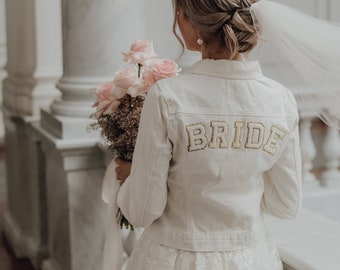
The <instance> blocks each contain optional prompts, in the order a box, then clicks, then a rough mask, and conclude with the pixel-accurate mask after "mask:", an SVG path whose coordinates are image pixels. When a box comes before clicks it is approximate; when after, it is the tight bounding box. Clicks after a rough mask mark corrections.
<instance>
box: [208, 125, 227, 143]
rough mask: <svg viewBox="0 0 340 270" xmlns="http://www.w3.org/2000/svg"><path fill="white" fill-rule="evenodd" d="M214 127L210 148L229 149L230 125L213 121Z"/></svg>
mask: <svg viewBox="0 0 340 270" xmlns="http://www.w3.org/2000/svg"><path fill="white" fill-rule="evenodd" d="M210 126H211V127H212V135H211V142H210V143H209V148H228V142H227V136H228V125H227V123H226V122H224V121H211V122H210Z"/></svg>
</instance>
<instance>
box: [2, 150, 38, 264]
mask: <svg viewBox="0 0 340 270" xmlns="http://www.w3.org/2000/svg"><path fill="white" fill-rule="evenodd" d="M4 179H5V164H4V150H3V149H1V148H0V218H1V215H2V214H3V213H4V211H5V209H6V181H3V180H4ZM0 270H33V267H32V265H31V264H30V262H29V260H27V259H17V258H16V257H15V255H14V252H13V250H12V249H11V247H10V246H9V244H8V242H7V240H6V238H5V236H4V235H3V233H2V232H1V227H0Z"/></svg>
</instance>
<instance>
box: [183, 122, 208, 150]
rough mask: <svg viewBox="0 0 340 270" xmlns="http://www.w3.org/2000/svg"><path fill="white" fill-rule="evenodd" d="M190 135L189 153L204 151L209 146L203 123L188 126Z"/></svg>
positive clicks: (187, 129)
mask: <svg viewBox="0 0 340 270" xmlns="http://www.w3.org/2000/svg"><path fill="white" fill-rule="evenodd" d="M185 129H186V131H187V134H188V140H189V145H188V151H189V152H192V151H197V150H202V149H204V148H205V147H206V146H207V144H208V138H207V135H206V130H205V127H204V125H203V124H202V123H197V124H193V125H188V126H186V127H185Z"/></svg>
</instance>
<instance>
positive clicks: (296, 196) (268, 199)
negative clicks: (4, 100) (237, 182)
mask: <svg viewBox="0 0 340 270" xmlns="http://www.w3.org/2000/svg"><path fill="white" fill-rule="evenodd" d="M263 181H264V194H263V198H262V205H261V207H262V209H263V211H264V212H265V213H267V214H270V215H272V216H275V217H278V218H284V219H293V218H295V217H296V215H297V214H298V212H299V210H300V208H301V197H302V192H301V154H300V147H299V129H298V124H296V125H295V128H294V131H293V132H292V133H291V134H289V138H288V141H287V144H286V145H285V148H284V149H283V151H282V152H281V153H280V157H279V159H278V160H277V162H276V163H275V164H274V165H273V166H272V167H271V168H270V169H269V170H268V171H267V172H265V173H264V175H263Z"/></svg>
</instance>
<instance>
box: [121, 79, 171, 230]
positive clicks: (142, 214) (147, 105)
mask: <svg viewBox="0 0 340 270" xmlns="http://www.w3.org/2000/svg"><path fill="white" fill-rule="evenodd" d="M167 121H168V110H167V104H166V101H165V98H164V96H162V95H161V89H160V88H159V86H158V85H157V84H155V85H154V86H153V87H152V88H151V89H150V90H149V92H148V94H147V96H146V99H145V102H144V106H143V110H142V114H141V120H140V125H139V130H138V136H137V141H136V146H135V151H134V155H133V160H132V167H131V173H130V175H129V177H128V178H127V179H126V181H125V183H124V184H123V185H122V186H121V188H120V190H119V193H118V206H119V207H120V209H121V210H122V212H123V214H124V216H125V217H126V218H127V219H128V220H129V222H130V223H131V224H133V225H134V226H135V227H147V226H148V225H150V224H151V223H152V222H153V221H154V220H155V219H157V218H159V217H160V216H161V214H162V213H163V211H164V209H165V206H166V202H167V178H168V170H169V162H170V160H171V153H172V144H171V142H170V141H169V139H168V136H167V124H168V123H167Z"/></svg>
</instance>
